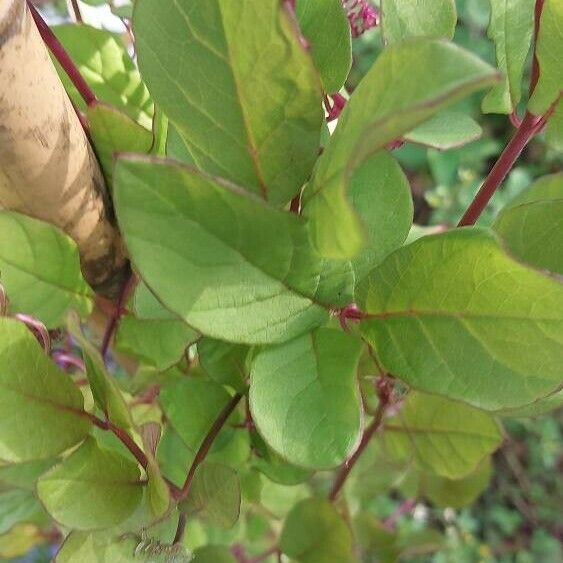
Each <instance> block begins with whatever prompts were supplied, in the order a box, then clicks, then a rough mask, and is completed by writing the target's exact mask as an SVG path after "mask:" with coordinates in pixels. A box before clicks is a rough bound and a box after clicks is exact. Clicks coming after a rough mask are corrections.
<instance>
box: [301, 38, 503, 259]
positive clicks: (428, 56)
mask: <svg viewBox="0 0 563 563" xmlns="http://www.w3.org/2000/svg"><path fill="white" fill-rule="evenodd" d="M428 68H432V69H433V71H432V72H427V69H428ZM497 78H498V75H497V73H496V71H495V70H494V69H492V68H491V67H490V66H489V65H487V64H485V63H484V62H482V61H481V60H479V59H477V58H476V57H475V56H474V55H472V54H470V53H468V52H466V51H464V50H463V49H460V48H459V47H456V46H455V45H453V44H449V43H446V42H443V41H432V40H427V39H423V40H413V41H407V42H404V43H400V44H398V45H395V46H393V47H390V48H388V49H386V50H385V51H384V52H383V53H382V54H381V55H380V56H379V58H378V59H377V61H376V63H375V64H374V65H373V67H372V68H371V69H370V71H369V72H368V73H367V75H366V76H365V77H364V79H363V80H362V82H361V83H360V85H359V86H358V88H357V89H356V90H355V92H354V94H353V95H352V97H351V98H350V100H349V102H348V104H347V105H346V108H345V109H344V111H343V113H342V115H341V117H340V119H339V121H338V125H337V127H336V130H335V132H334V134H333V135H332V137H331V138H330V141H329V143H328V144H327V146H326V147H325V150H324V152H323V154H322V156H321V157H320V159H319V162H318V165H317V167H316V168H315V173H314V175H313V179H312V181H311V182H310V184H309V187H308V188H307V190H306V191H305V193H304V198H303V204H304V208H303V213H304V214H305V215H306V216H307V217H310V219H311V223H312V224H311V232H312V236H313V240H314V242H315V244H316V246H317V248H318V249H319V250H320V251H321V253H322V254H323V255H325V256H328V257H332V258H350V257H353V256H354V255H355V254H357V253H358V252H359V251H360V249H361V247H362V245H363V242H364V231H363V228H362V224H361V220H360V218H359V217H358V216H357V214H356V213H355V211H354V209H353V207H352V206H351V204H350V202H349V200H348V198H347V193H348V185H349V183H350V179H351V177H352V175H353V173H354V171H355V170H356V169H357V168H358V167H359V166H361V165H362V164H363V163H364V162H365V161H366V160H367V159H368V158H369V157H370V156H372V155H373V154H374V153H376V152H377V151H379V150H381V149H382V148H384V147H385V146H386V145H387V144H388V143H390V142H391V141H394V140H396V139H398V138H400V137H401V136H403V135H404V134H405V133H408V132H410V131H412V130H413V129H414V128H415V127H416V126H417V125H419V124H421V123H422V122H423V121H425V120H427V119H429V118H430V117H432V116H433V115H435V114H436V113H438V112H439V111H441V110H443V109H445V108H446V107H447V106H449V105H451V104H452V103H454V102H455V101H457V100H459V99H461V98H463V97H464V96H467V95H469V94H471V93H472V92H475V91H476V90H479V89H480V88H484V87H486V86H488V85H490V84H492V83H494V82H495V80H497Z"/></svg>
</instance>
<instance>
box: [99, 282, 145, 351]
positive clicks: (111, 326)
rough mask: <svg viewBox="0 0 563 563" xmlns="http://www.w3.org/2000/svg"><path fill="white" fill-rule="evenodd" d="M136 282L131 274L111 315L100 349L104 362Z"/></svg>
mask: <svg viewBox="0 0 563 563" xmlns="http://www.w3.org/2000/svg"><path fill="white" fill-rule="evenodd" d="M136 281H137V280H136V278H135V275H134V274H133V273H131V274H130V275H129V277H128V278H127V279H126V280H125V283H124V284H123V286H122V287H121V292H120V293H119V297H118V299H117V305H116V307H115V309H114V310H113V314H112V315H111V317H110V319H109V321H108V324H107V326H106V330H105V332H104V337H103V339H102V345H101V347H100V354H101V355H102V358H103V359H104V360H105V358H106V356H107V353H108V350H109V345H110V343H111V339H112V337H113V335H114V333H115V331H116V330H117V327H118V326H119V321H120V320H121V317H122V316H123V313H124V311H125V303H126V302H127V299H128V298H129V295H130V293H131V291H132V290H133V288H134V287H135V283H136Z"/></svg>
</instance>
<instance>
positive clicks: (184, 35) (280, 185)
mask: <svg viewBox="0 0 563 563" xmlns="http://www.w3.org/2000/svg"><path fill="white" fill-rule="evenodd" d="M133 19H134V28H135V32H136V38H137V41H136V44H137V50H138V55H139V66H140V68H141V72H142V74H143V77H144V78H145V80H146V81H147V84H148V86H149V89H150V91H151V94H152V95H153V96H154V98H155V101H156V102H157V104H158V105H159V106H160V107H162V109H163V111H164V112H165V113H166V115H167V116H168V117H169V118H170V120H171V121H172V122H173V123H174V125H175V126H176V127H177V128H178V131H179V132H180V133H181V135H182V137H183V138H184V140H185V142H186V145H187V146H188V148H189V152H190V153H191V155H192V157H193V159H194V161H195V162H196V163H197V165H198V167H199V168H201V169H202V170H205V171H206V172H209V173H211V174H219V175H221V176H223V177H225V178H228V179H229V180H232V181H234V182H236V183H238V184H240V185H241V186H244V187H245V188H246V189H248V190H249V191H251V192H253V193H255V194H259V195H261V196H262V197H264V198H266V199H268V200H269V201H271V202H272V203H276V204H279V203H285V202H287V201H289V200H290V199H291V198H292V197H293V196H294V195H295V194H296V193H297V192H298V190H299V189H300V188H301V186H302V185H303V183H304V182H305V181H306V180H307V177H308V176H309V174H310V172H311V169H312V167H313V164H314V162H315V159H316V156H317V153H318V149H319V139H320V131H321V125H322V119H323V115H322V109H321V104H320V102H321V88H320V81H319V79H318V76H317V73H316V70H315V68H314V66H313V63H312V60H311V58H310V56H309V54H308V53H307V51H306V50H305V49H304V48H303V47H302V46H301V44H300V42H299V38H298V36H297V30H296V27H295V23H294V22H293V21H292V19H291V17H290V15H289V13H288V12H287V11H286V9H285V8H284V6H283V4H282V3H281V2H279V0H261V1H260V2H253V3H252V4H248V5H245V6H241V5H239V4H238V3H233V2H223V1H221V0H194V1H192V2H190V3H189V5H188V4H186V3H185V2H184V3H182V2H174V1H173V0H164V1H163V0H140V1H139V2H138V3H137V5H136V7H135V12H134V18H133ZM163 29H165V30H166V33H162V30H163ZM179 45H181V48H178V47H179ZM202 85H205V87H203V88H202Z"/></svg>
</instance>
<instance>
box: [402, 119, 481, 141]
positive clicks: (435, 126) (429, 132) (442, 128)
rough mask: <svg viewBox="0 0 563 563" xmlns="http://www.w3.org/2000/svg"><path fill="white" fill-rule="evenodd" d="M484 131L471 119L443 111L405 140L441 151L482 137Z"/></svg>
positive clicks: (406, 136) (413, 131)
mask: <svg viewBox="0 0 563 563" xmlns="http://www.w3.org/2000/svg"><path fill="white" fill-rule="evenodd" d="M482 133H483V130H482V129H481V127H480V126H479V124H478V123H477V122H476V121H475V120H474V119H473V118H471V117H469V116H468V115H466V114H464V113H460V112H458V111H443V112H440V113H437V114H436V115H435V116H434V117H432V118H430V119H429V120H428V121H425V122H424V123H423V124H422V125H419V126H418V127H417V128H416V129H413V130H412V131H411V132H410V133H407V134H406V135H405V137H404V138H405V140H406V141H409V142H410V143H417V144H418V145H424V146H427V147H432V148H435V149H440V150H448V149H455V148H457V147H461V146H463V145H466V144H467V143H471V142H472V141H475V140H477V139H478V138H479V137H481V135H482Z"/></svg>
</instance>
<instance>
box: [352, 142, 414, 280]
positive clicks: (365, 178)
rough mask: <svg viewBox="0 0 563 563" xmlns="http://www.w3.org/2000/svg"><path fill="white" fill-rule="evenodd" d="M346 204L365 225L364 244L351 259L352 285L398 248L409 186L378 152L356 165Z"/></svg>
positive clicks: (408, 213) (408, 219)
mask: <svg viewBox="0 0 563 563" xmlns="http://www.w3.org/2000/svg"><path fill="white" fill-rule="evenodd" d="M349 190H350V191H349V194H348V195H349V198H350V203H351V204H352V205H353V206H354V208H355V209H356V211H357V213H358V214H359V217H360V219H361V220H362V222H363V223H364V225H365V228H366V235H367V236H366V244H365V246H364V247H363V249H362V250H361V251H360V253H359V254H358V255H356V256H355V257H354V258H353V259H352V260H351V267H352V269H353V271H354V275H355V280H356V284H358V283H359V282H360V281H361V280H362V279H363V278H365V276H366V275H367V274H368V273H369V272H370V271H371V270H372V269H373V268H375V266H377V265H378V264H380V263H381V262H382V261H383V259H384V258H385V257H386V256H387V255H388V254H390V253H391V252H393V250H396V249H397V248H399V247H400V246H401V245H402V244H403V242H404V241H405V239H406V238H407V236H408V234H409V231H410V228H411V225H412V218H413V203H412V196H411V188H410V184H409V181H408V179H407V177H406V176H405V174H404V172H403V170H402V169H401V167H400V166H399V164H398V163H397V161H396V160H395V159H394V158H393V157H392V156H391V155H390V154H388V153H387V152H386V151H381V152H379V153H377V154H375V155H374V156H372V157H371V158H369V159H367V160H366V161H365V163H364V164H362V165H361V166H359V167H358V168H357V169H356V170H355V172H354V174H353V176H352V178H351V181H350V188H349Z"/></svg>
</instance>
